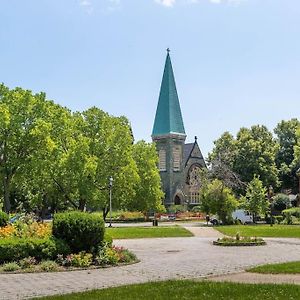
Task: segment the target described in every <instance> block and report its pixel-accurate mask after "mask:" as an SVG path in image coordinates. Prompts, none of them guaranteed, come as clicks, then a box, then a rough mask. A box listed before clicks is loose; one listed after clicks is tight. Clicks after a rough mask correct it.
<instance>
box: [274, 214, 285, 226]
mask: <svg viewBox="0 0 300 300" xmlns="http://www.w3.org/2000/svg"><path fill="white" fill-rule="evenodd" d="M273 218H274V219H275V220H276V223H277V224H280V223H282V221H283V216H274V217H273Z"/></svg>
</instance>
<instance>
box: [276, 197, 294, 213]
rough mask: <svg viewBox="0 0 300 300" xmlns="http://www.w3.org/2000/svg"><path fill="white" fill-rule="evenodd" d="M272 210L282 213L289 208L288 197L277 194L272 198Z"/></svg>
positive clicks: (289, 201)
mask: <svg viewBox="0 0 300 300" xmlns="http://www.w3.org/2000/svg"><path fill="white" fill-rule="evenodd" d="M272 206H273V208H274V209H275V210H276V211H279V212H281V211H283V210H284V209H287V208H289V207H291V200H290V198H289V196H288V195H285V194H277V195H276V196H275V197H274V201H273V203H272Z"/></svg>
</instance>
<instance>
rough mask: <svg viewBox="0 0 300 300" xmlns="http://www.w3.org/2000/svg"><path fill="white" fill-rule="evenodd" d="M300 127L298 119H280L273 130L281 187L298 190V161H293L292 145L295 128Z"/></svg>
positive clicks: (295, 143)
mask: <svg viewBox="0 0 300 300" xmlns="http://www.w3.org/2000/svg"><path fill="white" fill-rule="evenodd" d="M299 128H300V122H299V120H298V119H291V120H288V121H281V122H280V123H278V124H277V126H276V128H275V129H274V132H275V134H276V139H277V141H278V144H279V149H278V152H277V155H276V165H277V167H278V170H279V179H280V181H281V186H282V187H283V188H291V189H292V190H293V191H297V190H298V180H297V175H296V171H297V169H298V168H299V166H300V164H299V163H294V147H295V146H296V145H297V142H298V138H297V134H296V132H297V129H299Z"/></svg>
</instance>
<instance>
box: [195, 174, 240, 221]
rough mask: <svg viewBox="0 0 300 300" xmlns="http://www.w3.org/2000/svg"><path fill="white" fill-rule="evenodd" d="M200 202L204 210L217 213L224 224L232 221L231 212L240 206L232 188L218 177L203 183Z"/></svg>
mask: <svg viewBox="0 0 300 300" xmlns="http://www.w3.org/2000/svg"><path fill="white" fill-rule="evenodd" d="M200 203H201V208H202V210H203V211H204V212H206V213H208V214H209V213H212V214H217V215H218V217H219V219H220V220H221V221H222V223H223V224H228V223H230V221H231V214H232V212H233V211H234V210H235V209H236V208H237V206H238V201H237V199H236V198H235V196H234V195H233V192H232V190H231V189H230V188H228V187H226V186H225V185H224V183H223V182H222V181H220V180H218V179H214V180H213V181H212V182H210V183H208V184H205V185H202V187H201V189H200Z"/></svg>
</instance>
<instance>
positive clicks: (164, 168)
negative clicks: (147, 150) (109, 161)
mask: <svg viewBox="0 0 300 300" xmlns="http://www.w3.org/2000/svg"><path fill="white" fill-rule="evenodd" d="M185 139H186V134H185V130H184V125H183V119H182V114H181V109H180V104H179V99H178V94H177V89H176V84H175V78H174V73H173V68H172V63H171V58H170V50H169V49H167V57H166V62H165V68H164V73H163V78H162V83H161V88H160V94H159V100H158V104H157V109H156V115H155V120H154V125H153V130H152V140H153V142H155V143H156V148H157V152H158V155H159V171H160V177H161V180H162V186H163V191H164V193H165V200H164V204H165V205H166V206H170V205H172V204H183V203H184V201H185V199H184V197H185V196H184V194H183V192H182V191H183V189H184V187H183V184H182V177H183V175H184V162H183V155H184V143H185Z"/></svg>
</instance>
